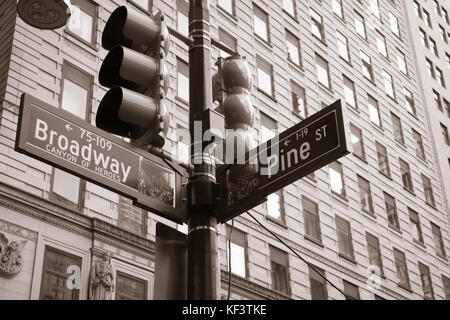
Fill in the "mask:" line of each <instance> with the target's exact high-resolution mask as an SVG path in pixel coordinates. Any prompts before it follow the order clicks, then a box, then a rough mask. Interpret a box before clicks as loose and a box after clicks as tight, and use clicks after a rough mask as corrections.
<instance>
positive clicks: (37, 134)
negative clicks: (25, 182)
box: [15, 94, 187, 223]
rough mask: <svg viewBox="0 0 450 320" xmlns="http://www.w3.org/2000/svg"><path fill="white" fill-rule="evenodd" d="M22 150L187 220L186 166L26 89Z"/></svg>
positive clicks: (146, 206) (22, 109)
mask: <svg viewBox="0 0 450 320" xmlns="http://www.w3.org/2000/svg"><path fill="white" fill-rule="evenodd" d="M15 149H16V151H19V152H23V153H25V154H27V155H29V156H31V157H33V158H37V159H39V160H41V161H44V162H46V163H48V164H50V165H53V166H55V167H58V168H59V169H61V170H64V171H67V172H70V173H72V174H74V175H76V176H79V177H80V178H83V179H86V180H88V181H90V182H92V183H96V184H99V185H101V186H103V187H105V188H108V189H110V190H112V191H114V192H117V193H119V194H122V195H123V196H126V197H129V198H131V199H133V202H134V204H136V205H137V206H139V207H142V208H144V209H145V210H149V211H152V212H153V213H156V214H159V215H161V216H163V217H165V218H167V219H170V220H173V221H175V222H177V223H181V222H186V221H187V214H186V211H185V210H184V209H183V208H182V201H181V188H182V183H183V182H184V181H182V180H183V176H184V177H186V176H187V173H186V170H185V169H183V168H182V167H180V166H178V165H177V164H175V163H172V162H170V163H169V162H166V161H165V160H163V159H161V158H159V157H157V156H155V155H152V154H150V153H147V152H144V151H142V150H140V149H138V148H135V147H133V146H131V145H130V144H128V143H126V142H125V141H122V140H120V139H118V138H116V137H114V136H112V135H110V134H108V133H106V132H104V131H102V130H100V129H98V128H96V127H94V126H91V125H90V124H88V123H86V122H85V121H83V120H82V119H80V118H78V117H76V116H74V115H73V114H71V113H69V112H67V111H65V110H62V109H58V108H55V107H52V106H50V105H48V104H46V103H45V102H43V101H40V100H38V99H36V98H34V97H32V96H30V95H28V94H23V95H22V102H21V105H20V115H19V125H18V130H17V137H16V146H15Z"/></svg>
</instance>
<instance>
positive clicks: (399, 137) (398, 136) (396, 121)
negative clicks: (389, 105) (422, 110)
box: [391, 113, 405, 144]
mask: <svg viewBox="0 0 450 320" xmlns="http://www.w3.org/2000/svg"><path fill="white" fill-rule="evenodd" d="M391 118H392V127H393V130H394V139H395V141H397V142H400V143H401V144H405V139H404V136H403V129H402V122H401V121H400V118H399V117H397V116H396V115H395V114H393V113H391Z"/></svg>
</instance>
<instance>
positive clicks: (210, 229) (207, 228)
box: [188, 226, 219, 234]
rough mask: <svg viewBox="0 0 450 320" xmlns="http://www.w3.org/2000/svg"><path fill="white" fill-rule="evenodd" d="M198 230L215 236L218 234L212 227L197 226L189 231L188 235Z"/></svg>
mask: <svg viewBox="0 0 450 320" xmlns="http://www.w3.org/2000/svg"><path fill="white" fill-rule="evenodd" d="M200 230H209V231H212V232H215V233H216V234H219V232H218V231H217V229H216V228H214V227H212V226H197V227H194V228H191V229H189V231H188V234H191V233H192V232H195V231H200Z"/></svg>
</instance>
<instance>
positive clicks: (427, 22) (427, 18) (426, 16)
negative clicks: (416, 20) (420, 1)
mask: <svg viewBox="0 0 450 320" xmlns="http://www.w3.org/2000/svg"><path fill="white" fill-rule="evenodd" d="M423 17H424V20H425V22H426V24H427V25H428V26H429V27H430V28H433V26H432V24H431V17H430V14H429V13H428V11H427V10H425V9H423Z"/></svg>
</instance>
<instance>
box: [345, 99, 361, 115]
mask: <svg viewBox="0 0 450 320" xmlns="http://www.w3.org/2000/svg"><path fill="white" fill-rule="evenodd" d="M345 106H346V107H347V109H348V110H350V111H352V112H354V113H355V114H356V115H358V116H359V115H361V110H359V109H358V108H357V107H354V106H352V105H351V104H349V103H347V102H346V103H345Z"/></svg>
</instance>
